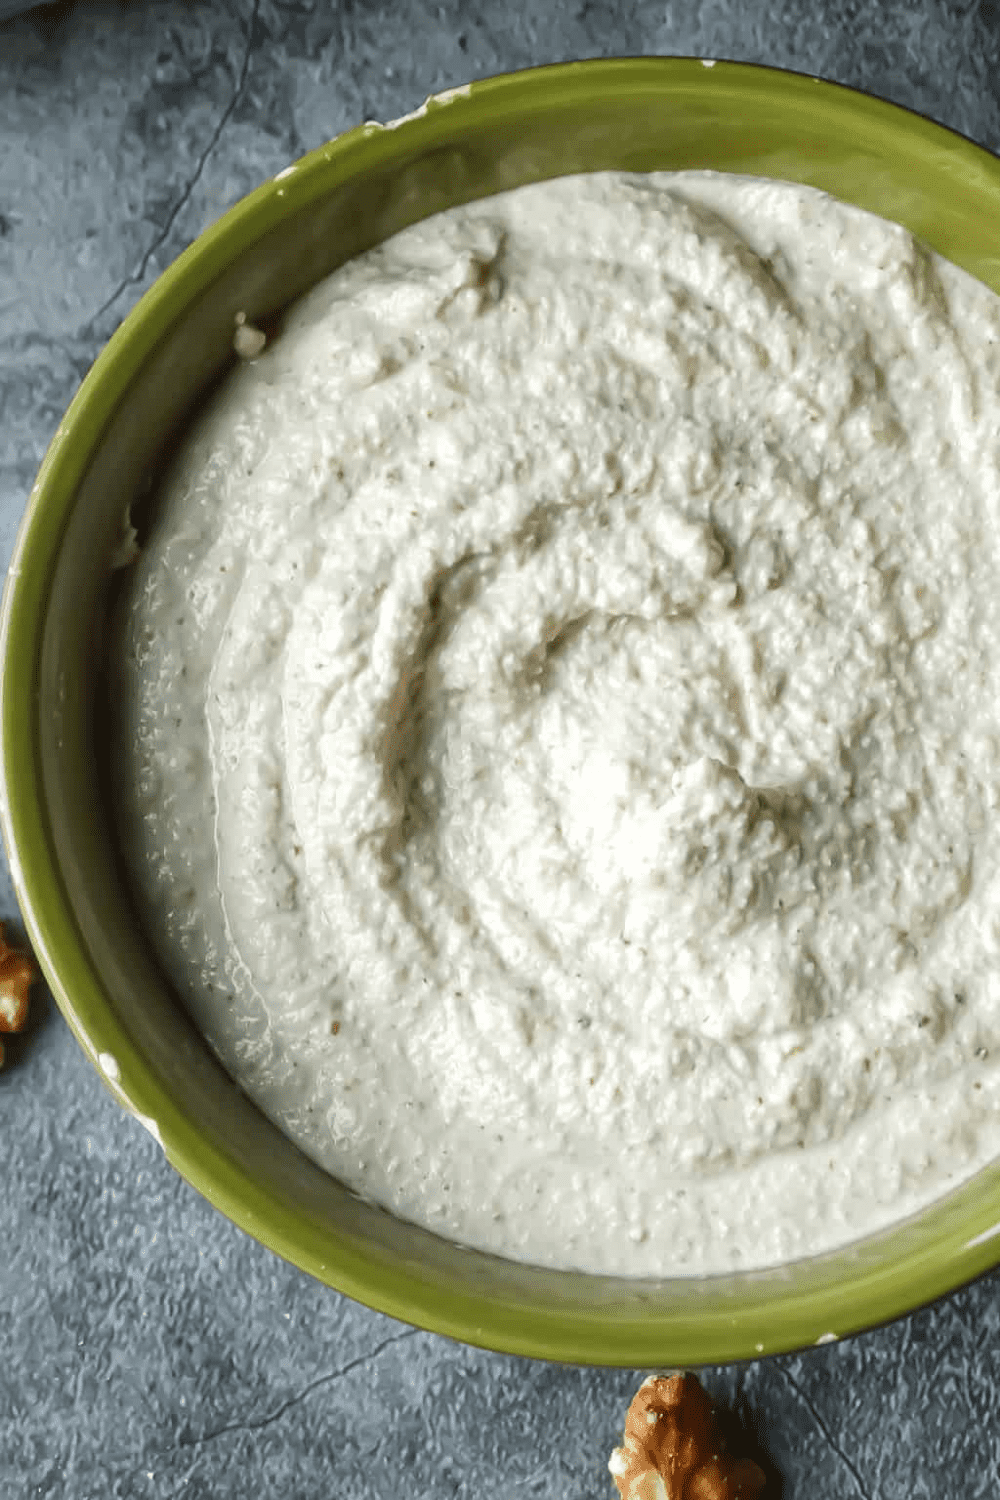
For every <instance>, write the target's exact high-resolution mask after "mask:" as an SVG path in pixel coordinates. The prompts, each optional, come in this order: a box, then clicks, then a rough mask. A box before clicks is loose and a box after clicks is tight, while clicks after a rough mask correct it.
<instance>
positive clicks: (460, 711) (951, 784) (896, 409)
mask: <svg viewBox="0 0 1000 1500" xmlns="http://www.w3.org/2000/svg"><path fill="white" fill-rule="evenodd" d="M998 463H1000V299H998V298H997V297H996V296H994V294H993V293H991V292H989V291H988V290H987V289H986V288H985V287H983V286H981V285H980V284H979V283H977V282H975V281H973V280H972V279H971V278H970V277H968V276H966V275H965V274H964V273H962V272H960V271H958V270H956V269H955V268H954V267H952V266H949V265H947V264H946V263H944V262H942V261H941V260H939V259H937V258H936V257H934V256H933V255H931V254H930V253H929V252H928V251H927V250H926V249H924V248H922V247H921V246H920V245H918V244H917V243H915V242H914V240H913V239H912V238H911V236H910V235H909V234H907V233H906V232H905V231H904V230H902V229H900V228H897V227H896V226H894V225H891V224H888V223H885V222H883V221H881V220H878V219H876V218H873V217H871V216H868V215H865V214H862V213H860V212H858V211H857V210H855V209H852V208H848V207H845V206H843V205H841V204H839V203H837V202H835V201H833V200H831V199H830V198H828V197H826V196H824V195H823V194H821V193H819V192H817V191H814V190H812V189H808V188H801V187H796V186H791V185H787V184H780V183H771V182H763V181H752V180H749V179H740V178H735V177H725V176H716V175H712V174H684V175H679V176H662V175H660V176H619V175H616V176H610V175H598V176H590V177H577V178H568V179H563V180H561V181H558V182H554V183H547V184H542V185H538V186H535V187H531V188H525V189H521V190H519V191H517V192H514V193H510V194H507V195H505V196H503V197H499V198H494V199H492V200H488V201H484V202H481V203H474V204H470V205H469V206H467V207H465V208H462V209H460V210H455V211H452V212H450V213H448V214H445V215H441V216H438V217H436V218H433V219H429V220H427V221H426V222H424V223H421V224H419V225H416V226H415V227H413V228H411V229H408V230H406V231H405V232H404V233H402V234H400V235H398V236H397V237H396V238H395V239H393V240H391V241H389V242H388V243H387V244H385V245H383V246H381V247H380V248H378V249H376V250H374V251H372V252H371V253H370V254H367V255H365V256H363V257H361V258H360V259H358V260H356V261H353V262H352V263H350V264H349V265H347V266H345V267H344V268H343V269H341V270H340V271H338V272H337V273H336V274H335V275H333V276H332V277H330V278H329V279H328V280H327V281H325V282H324V283H323V284H322V285H320V286H319V287H317V288H316V289H315V290H314V291H313V292H312V293H310V294H309V295H308V296H307V297H306V298H305V299H304V300H303V301H301V302H300V303H299V304H297V306H296V307H295V308H294V310H293V311H292V312H291V314H290V315H289V317H288V319H287V322H286V326H285V327H284V329H283V331H282V333H281V335H280V337H279V338H277V339H276V340H275V341H274V342H273V343H272V344H270V345H269V346H268V348H267V349H266V350H265V352H264V353H263V355H262V356H261V357H260V358H259V359H258V360H256V361H255V362H253V363H251V364H248V365H245V366H243V367H241V368H239V369H238V370H237V371H236V373H235V374H234V375H233V376H232V378H231V379H230V381H229V383H228V384H227V385H226V387H225V389H224V391H223V392H222V394H221V396H220V397H219V398H218V400H216V401H215V402H214V403H213V404H212V406H211V408H210V410H209V411H207V412H206V413H205V415H204V417H203V418H202V420H201V421H200V422H199V424H198V426H197V429H196V431H195V433H194V435H193V437H192V439H191V442H190V445H189V446H188V448H187V449H186V451H185V453H184V454H183V456H182V458H181V459H180V460H179V462H178V464H177V466H176V467H175V471H174V472H173V474H172V476H171V478H170V481H169V483H168V485H167V487H166V491H165V494H164V496H163V500H162V505H161V506H160V508H159V510H158V512H157V517H156V521H155V526H154V528H153V531H152V534H151V536H150V537H149V538H148V540H147V541H146V543H145V546H144V548H143V551H142V556H141V558H140V560H139V561H138V562H137V563H136V564H135V565H134V569H133V572H132V574H131V582H130V597H129V602H128V607H127V610H126V618H125V624H124V626H123V633H122V636H121V640H120V644H119V647H118V648H117V657H118V665H119V668H120V672H121V683H120V690H121V700H122V703H123V705H124V711H123V714H122V723H121V733H120V736H119V738H120V746H119V749H120V757H121V767H120V778H121V786H122V788H123V798H122V800H123V806H122V809H121V824H122V832H123V843H124V847H125V849H126V852H127V856H128V859H129V861H130V864H131V867H132V876H133V880H134V883H135V886H136V890H137V894H138V898H139V901H140V905H141V908H142V911H143V913H144V916H145V918H146V921H147V925H148V927H149V930H150V932H151V934H152V937H153V939H154V941H155V943H156V945H157V947H158V950H159V952H160V954H161V957H162V960H163V962H164V964H165V966H166V968H167V970H168V971H169V972H170V974H171V975H172V976H173V978H174V980H175V982H176V984H177V986H178V988H179V990H180V992H181V993H182V994H183V995H184V997H185V999H186V1001H187V1003H188V1004H189V1005H190V1006H191V1008H192V1010H193V1012H194V1014H195V1016H196V1018H197V1019H198V1021H199V1023H200V1025H201V1026H202V1028H203V1029H204V1031H205V1032H206V1034H207V1035H208V1037H209V1039H210V1040H211V1042H212V1044H213V1046H214V1047H215V1048H216V1049H217V1051H218V1053H219V1054H220V1056H221V1057H222V1058H223V1060H224V1061H225V1063H226V1065H227V1067H228V1068H229V1069H230V1071H231V1072H232V1073H233V1074H234V1075H235V1076H236V1077H237V1078H238V1079H239V1081H240V1082H241V1083H242V1084H243V1085H244V1086H245V1088H246V1089H247V1091H248V1092H249V1093H250V1094H251V1095H252V1097H254V1098H255V1099H257V1100H258V1101H259V1102H260V1104H261V1106H262V1107H263V1108H264V1109H265V1110H266V1111H267V1112H268V1113H269V1114H270V1115H271V1116H272V1117H273V1118H274V1119H275V1120H277V1121H278V1122H279V1123H280V1124H281V1126H282V1127H283V1129H284V1130H285V1131H286V1132H287V1133H288V1134H289V1135H290V1136H292V1137H293V1138H294V1139H295V1140H296V1141H297V1142H299V1143H300V1145H301V1146H302V1148H303V1149H304V1150H305V1151H307V1152H308V1153H309V1155H310V1156H312V1157H314V1158H315V1159H316V1160H317V1161H319V1162H320V1163H322V1164H323V1165H324V1166H326V1167H327V1168H329V1170H330V1171H331V1172H333V1173H334V1174H335V1175H336V1176H337V1177H339V1178H341V1179H342V1180H343V1181H345V1182H346V1183H348V1184H349V1185H351V1186H352V1187H353V1188H355V1189H357V1190H358V1191H359V1192H361V1193H363V1194H365V1195H366V1196H368V1197H371V1198H373V1199H375V1200H376V1201H378V1202H380V1203H383V1204H385V1205H387V1206H388V1207H390V1208H391V1209H393V1210H394V1211H396V1212H397V1213H399V1214H400V1215H402V1216H403V1217H405V1218H409V1219H412V1220H415V1221H417V1222H418V1223H420V1224H423V1225H426V1226H428V1227H430V1228H431V1229H434V1230H437V1231H439V1232H440V1233H441V1234H443V1235H446V1236H449V1237H451V1238H453V1239H456V1240H458V1241H460V1242H463V1243H467V1244H470V1245H475V1246H478V1247H481V1248H486V1249H490V1250H494V1251H496V1252H498V1253H500V1254H504V1255H509V1256H513V1257H516V1258H520V1259H524V1260H528V1261H534V1262H538V1263H544V1264H549V1265H557V1266H565V1267H579V1268H582V1269H586V1270H594V1271H607V1272H621V1273H627V1274H645V1273H649V1274H656V1273H664V1272H670V1271H680V1272H685V1273H696V1272H702V1271H715V1270H724V1269H727V1268H731V1267H735V1266H752V1265H763V1264H768V1263H774V1262H779V1261H783V1260H786V1259H789V1258H793V1257H796V1256H799V1255H803V1254H810V1253H814V1252H818V1251H822V1250H824V1249H827V1248H830V1247H832V1246H835V1245H839V1244H842V1243H844V1242H846V1241H848V1240H850V1239H852V1238H854V1237H856V1236H858V1235H860V1234H862V1233H865V1232H867V1231H870V1230H873V1229H876V1228H878V1227H880V1226H882V1225H885V1224H888V1223H890V1222H892V1221H895V1220H897V1219H899V1218H900V1217H902V1216H904V1215H906V1214H908V1213H910V1212H911V1211H913V1210H914V1209H916V1208H917V1207H919V1206H921V1205H923V1204H925V1203H926V1202H928V1201H929V1200H931V1199H933V1198H935V1197H936V1196H940V1195H941V1194H942V1193H943V1192H945V1191H946V1190H947V1189H948V1188H949V1186H951V1185H953V1184H955V1183H957V1182H958V1181H960V1180H961V1179H963V1178H964V1177H966V1176H968V1175H969V1174H970V1173H971V1172H973V1171H974V1170H975V1169H976V1168H977V1167H979V1166H980V1165H982V1164H983V1163H985V1162H987V1161H988V1160H990V1159H991V1158H992V1157H993V1156H995V1155H996V1154H997V1153H998V1152H1000V1088H998V1069H997V1062H998V1060H1000V862H998V856H1000V814H998V802H1000V587H998V583H997V580H998V577H1000V558H998V538H1000V514H998V511H1000V477H998Z"/></svg>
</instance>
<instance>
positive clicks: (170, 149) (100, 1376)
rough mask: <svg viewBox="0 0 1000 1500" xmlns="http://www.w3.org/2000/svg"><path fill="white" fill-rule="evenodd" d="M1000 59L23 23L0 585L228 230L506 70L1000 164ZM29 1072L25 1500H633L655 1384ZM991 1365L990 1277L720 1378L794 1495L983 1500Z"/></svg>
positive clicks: (7, 40) (509, 13)
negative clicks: (319, 1256) (692, 97)
mask: <svg viewBox="0 0 1000 1500" xmlns="http://www.w3.org/2000/svg"><path fill="white" fill-rule="evenodd" d="M998 38H1000V11H998V6H997V4H996V3H995V0H978V3H967V0H961V3H954V4H946V3H944V0H912V3H904V0H890V3H885V4H874V3H861V0H838V3H833V0H815V3H806V0H803V3H799V0H776V3H774V4H773V5H772V6H770V7H767V8H765V6H764V5H762V4H761V3H759V0H704V3H702V4H683V3H681V0H639V3H635V4H627V3H624V0H612V3H607V4H595V3H586V0H584V3H581V0H573V3H567V0H542V3H540V4H537V5H536V4H531V3H530V0H511V3H510V4H508V5H502V4H500V3H493V0H471V3H469V4H461V3H458V0H448V3H446V4H442V5H435V4H431V3H427V0H387V3H382V4H379V3H361V0H344V3H341V4H339V5H338V4H328V3H324V0H285V3H280V0H228V3H219V4H207V3H203V0H202V3H197V0H190V3H181V0H157V3H150V0H137V3H133V4H130V5H128V6H123V5H112V4H99V3H93V4H88V3H78V4H61V5H56V6H51V7H48V8H46V9H45V10H44V11H39V12H34V13H31V14H29V15H25V16H21V17H19V18H16V19H13V20H7V21H4V22H2V23H0V556H2V558H3V560H4V561H5V560H6V558H7V556H9V552H10V547H11V544H12V540H13V535H14V530H15V527H16V524H17V521H18V518H19V516H20V513H21V511H22V509H23V506H24V503H25V499H26V497H27V494H28V490H29V488H30V485H31V482H32V478H33V475H34V472H35V469H36V467H37V465H38V463H39V461H40V459H41V456H42V453H43V451H44V449H45V446H46V443H47V442H48V440H49V438H50V437H51V435H52V432H53V430H54V428H55V426H56V423H57V421H58V419H59V416H60V415H61V413H62V411H63V409H64V408H65V406H66V404H67V403H68V401H69V399H70V397H71V396H72V394H73V391H74V389H75V387H76V385H77V383H78V382H79V380H80V378H81V376H82V375H83V373H84V372H85V371H86V369H87V366H88V365H89V363H90V361H91V360H92V359H93V357H94V356H95V354H96V353H97V351H98V350H99V348H100V347H101V345H102V343H103V342H104V341H105V339H106V338H107V337H108V335H109V334H110V333H111V332H112V331H113V329H114V328H115V326H116V325H117V323H118V322H119V321H120V320H121V318H122V317H123V316H124V314H125V313H126V312H127V311H128V309H129V308H130V307H131V306H132V305H133V304H134V302H135V301H136V300H137V298H138V297H139V296H140V295H141V293H142V292H143V291H144V290H145V289H146V288H147V287H148V286H149V285H150V284H151V282H152V281H153V280H154V278H155V277H156V275H157V274H158V272H159V271H160V270H162V268H163V267H164V266H166V265H167V264H168V263H169V262H170V261H171V260H172V259H173V258H174V257H175V256H176V255H177V253H178V252H179V251H180V250H181V249H182V248H183V247H184V245H186V244H187V243H188V242H189V241H190V240H191V239H192V238H193V237H194V236H195V235H196V234H197V233H198V231H199V230H200V229H201V228H202V227H203V226H204V225H205V224H207V223H208V222H210V221H211V220H212V219H214V218H216V217H217V216H218V215H219V213H220V212H222V211H223V210H224V209H225V208H226V207H227V206H228V205H229V204H231V203H232V202H233V201H234V200H236V199H237V198H238V197H240V196H241V195H242V194H243V193H244V192H246V191H247V190H248V189H250V188H252V187H253V186H255V185H256V184H257V183H258V182H259V181H260V180H261V179H262V178H264V177H265V176H267V175H268V174H271V173H273V172H275V171H277V170H279V169H280V168H281V167H282V166H284V165H286V164H287V162H288V161H290V160H291V159H292V158H294V157H296V156H298V155H300V154H301V153H302V152H303V151H305V150H307V149H309V148H311V147H313V146H316V145H318V144H319V143H321V142H322V141H323V140H325V139H327V138H329V137H330V136H332V135H334V134H336V133H337V132H338V131H340V130H342V129H343V128H345V127H347V126H349V125H352V124H354V123H356V122H357V121H359V120H361V119H364V118H382V119H384V118H391V117H394V116H397V115H399V114H401V113H403V112H404V111H406V110H408V109H411V108H413V107H414V106H415V105H417V104H419V103H420V101H421V100H422V99H423V98H424V96H425V95H426V94H427V93H429V92H431V91H432V90H436V89H440V88H443V87H447V86H450V85H453V84H458V83H461V82H463V81H465V80H467V79H469V78H473V77H478V76H482V75H485V74H489V73H494V72H498V71H502V70H506V69H509V68H514V67H519V66H523V65H528V64H533V63H540V62H546V61H555V60H559V59H564V58H572V57H584V56H599V55H613V54H624V53H688V54H694V55H700V56H705V57H732V58H740V59H745V60H749V61H761V62H770V63H775V64H780V65H784V66H788V67H792V68H797V69H800V70H803V71H806V72H811V73H816V74H821V75H824V76H826V77H829V78H833V79H837V80H839V81H840V82H843V83H847V84H853V85H856V86H860V87H864V88H868V89H870V90H872V91H873V92H875V93H878V94H881V95H883V96H884V97H886V98H888V99H892V100H895V101H896V102H898V103H901V104H905V105H909V106H912V107H915V108H917V109H920V110H923V111H925V112H926V113H928V114H930V115H932V116H934V117H935V118H937V119H939V120H941V121H943V122H944V123H946V124H948V125H951V126H953V127H956V128H957V129H959V130H962V131H964V132H966V133H967V134H968V135H970V136H972V137H973V138H974V139H976V140H978V141H980V142H982V143H983V144H984V145H986V146H989V147H991V148H992V149H993V150H994V151H997V150H1000V45H998ZM14 913H15V907H14V901H13V896H12V893H11V890H10V883H9V876H8V874H7V871H6V868H5V867H4V868H3V869H2V871H0V917H8V916H14ZM15 920H16V918H15ZM9 1054H10V1059H11V1063H10V1066H8V1068H7V1069H6V1070H5V1071H4V1072H3V1073H2V1074H0V1142H2V1153H3V1154H2V1166H0V1496H4V1497H6V1496H10V1497H16V1500H20V1497H22V1496H23V1497H29V1496H30V1497H34V1496H56V1497H60V1496H67V1497H72V1500H90V1497H93V1500H98V1497H100V1500H125V1497H128V1500H131V1497H139V1496H151V1497H157V1500H174V1497H177V1500H182V1497H183V1500H201V1497H205V1500H208V1497H212V1500H230V1497H231V1500H237V1497H239V1500H243V1497H245V1496H247V1495H252V1496H254V1497H255V1500H272V1497H274V1500H277V1497H289V1500H328V1497H339V1496H345V1497H347V1496H350V1497H352V1500H368V1497H380V1500H381V1497H385V1500H388V1497H390V1496H392V1497H397V1496H401V1495H413V1496H418V1497H426V1500H444V1497H446V1496H447V1497H456V1496H473V1495H475V1496H476V1497H482V1500H492V1497H516V1496H539V1497H545V1500H578V1497H579V1500H582V1497H605V1500H611V1497H612V1496H613V1495H614V1494H615V1493H616V1492H615V1491H614V1490H613V1487H612V1485H611V1481H610V1479H609V1477H608V1474H607V1470H606V1462H607V1457H608V1453H609V1451H610V1449H611V1447H612V1446H613V1444H614V1442H615V1440H616V1437H617V1435H618V1434H619V1432H620V1427H621V1422H622V1418H623V1415H624V1410H625V1407H626V1405H627V1403H628V1400H629V1399H630V1396H631V1394H632V1391H633V1389H634V1387H635V1385H636V1383H637V1381H638V1379H639V1378H640V1376H641V1375H642V1374H643V1373H645V1372H639V1371H602V1370H597V1369H571V1368H561V1367H558V1366H553V1365H545V1364H534V1363H531V1362H528V1361H524V1360H518V1359H512V1358H506V1357H502V1356H497V1355H491V1354H486V1353H482V1352H479V1351H476V1350H473V1349H470V1348H465V1347H461V1346H458V1345H455V1344H452V1343H449V1342H447V1341H446V1340H443V1339H441V1338H438V1337H435V1336H433V1335H430V1334H426V1333H421V1332H418V1331H416V1330H413V1329H408V1328H406V1327H404V1326H402V1325H399V1324H395V1323H393V1322H391V1321H390V1320H388V1319H386V1318H384V1317H381V1316H379V1315H377V1314H375V1313H372V1312H369V1311H368V1310H366V1309H364V1308H362V1307H359V1306H356V1305H355V1304H353V1303H351V1302H348V1301H346V1300H345V1299H343V1298H341V1297H339V1296H337V1295H335V1294H334V1293H332V1292H330V1291H328V1290H326V1289H324V1288H323V1287H320V1286H319V1285H317V1284H316V1283H314V1282H312V1281H311V1280H310V1279H309V1278H307V1277H306V1276H304V1275H302V1274H300V1273H299V1272H297V1271H295V1270H293V1269H291V1268H290V1267H288V1266H287V1265H285V1264H283V1263H282V1262H280V1261H279V1260H277V1259H275V1257H274V1256H272V1255H271V1254H270V1253H269V1252H268V1251H267V1250H265V1249H263V1248H262V1247H261V1246H260V1245H258V1244H256V1243H255V1242H254V1241H252V1240H250V1239H247V1238H246V1237H245V1236H244V1235H242V1234H241V1233H240V1232H239V1231H238V1230H236V1229H235V1228H233V1227H232V1226H231V1225H230V1224H229V1223H228V1222H227V1221H226V1220H224V1219H223V1218H221V1217H220V1216H219V1215H218V1214H216V1213H215V1212H214V1211H213V1210H212V1209H211V1208H209V1207H208V1205H207V1204H205V1203H204V1202H203V1201H202V1200H201V1199H200V1198H198V1197H197V1195H196V1194H195V1193H194V1192H193V1191H192V1190H191V1189H189V1188H188V1187H187V1186H186V1185H185V1184H184V1183H183V1182H182V1181H181V1180H180V1179H179V1178H177V1177H176V1176H175V1175H174V1173H173V1172H172V1171H171V1170H170V1169H169V1168H168V1167H167V1166H166V1164H165V1162H164V1160H163V1157H162V1156H161V1154H160V1153H159V1151H158V1150H157V1148H156V1147H155V1145H154V1144H153V1142H152V1141H151V1139H150V1138H149V1137H148V1136H147V1135H146V1134H145V1132H144V1131H143V1130H142V1129H141V1128H140V1127H139V1126H137V1125H136V1124H135V1123H134V1122H133V1121H131V1120H130V1119H128V1118H126V1117H125V1116H124V1115H122V1114H121V1113H120V1112H119V1111H118V1110H117V1108H116V1107H115V1105H114V1104H113V1103H112V1102H111V1100H110V1099H109V1097H108V1096H107V1095H106V1093H105V1092H104V1090H103V1088H102V1087H101V1085H100V1083H99V1082H98V1080H97V1078H96V1076H95V1075H94V1073H93V1072H92V1071H91V1069H90V1066H89V1064H87V1062H86V1061H85V1060H84V1057H83V1055H82V1053H81V1052H80V1051H79V1049H78V1048H77V1046H76V1044H75V1043H74V1041H73V1039H72V1037H71V1036H70V1034H69V1032H68V1030H67V1028H66V1026H65V1024H64V1023H63V1021H62V1020H61V1018H60V1016H59V1015H58V1013H57V1012H56V1011H55V1008H54V1006H53V1005H52V1004H51V1001H47V1000H46V999H45V997H44V996H40V997H39V998H37V1000H36V1004H35V1010H34V1019H33V1022H32V1026H31V1029H30V1031H29V1032H28V1033H27V1034H26V1035H25V1036H24V1037H22V1038H19V1039H17V1040H15V1041H14V1042H13V1043H12V1044H11V1046H10V1047H9ZM998 1334H1000V1276H998V1275H994V1276H992V1277H988V1278H986V1279H984V1280H982V1281H980V1282H979V1283H978V1284H976V1285H975V1286H972V1287H969V1288H967V1289H965V1290H963V1291H961V1292H959V1293H958V1294H957V1295H955V1296H952V1297H950V1298H948V1299H947V1300H945V1301H943V1302H942V1303H940V1304H939V1305H937V1306H935V1307H933V1308H930V1309H926V1310H924V1311H921V1312H919V1313H917V1314H915V1315H914V1316H912V1317H910V1318H907V1319H905V1320H904V1321H901V1322H899V1323H896V1324H895V1325H893V1326H891V1327H889V1328H886V1329H883V1330H878V1331H874V1332H871V1333H869V1334H866V1335H863V1336H861V1337H859V1338H857V1339H854V1340H851V1341H848V1342H845V1343H843V1344H840V1345H833V1346H829V1347H825V1348H822V1349H816V1350H813V1351H810V1352H809V1353H808V1354H803V1355H796V1356H789V1357H785V1358H780V1359H769V1360H764V1361H760V1362H758V1363H756V1364H752V1365H748V1366H746V1367H744V1368H741V1369H739V1370H737V1369H712V1370H708V1371H706V1372H705V1374H704V1379H705V1382H706V1384H707V1385H708V1386H709V1387H710V1389H711V1390H712V1391H713V1392H715V1393H717V1394H718V1395H719V1397H720V1398H721V1399H722V1400H723V1401H724V1403H726V1404H727V1405H729V1406H730V1407H735V1409H736V1410H737V1413H738V1414H741V1415H742V1418H743V1420H744V1422H745V1423H746V1424H747V1426H748V1428H749V1429H750V1430H751V1431H753V1432H756V1434H757V1436H758V1438H759V1441H760V1444H761V1446H762V1448H763V1451H764V1452H765V1453H766V1454H767V1455H768V1456H769V1461H770V1464H771V1467H772V1473H773V1476H774V1477H773V1484H772V1488H771V1490H770V1491H769V1493H770V1494H771V1495H772V1496H774V1497H777V1496H782V1497H783V1500H807V1497H808V1500H897V1497H898V1500H903V1497H905V1500H980V1497H982V1500H986V1497H997V1496H1000V1354H998V1347H1000V1339H998Z"/></svg>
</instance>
